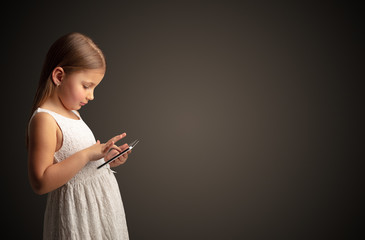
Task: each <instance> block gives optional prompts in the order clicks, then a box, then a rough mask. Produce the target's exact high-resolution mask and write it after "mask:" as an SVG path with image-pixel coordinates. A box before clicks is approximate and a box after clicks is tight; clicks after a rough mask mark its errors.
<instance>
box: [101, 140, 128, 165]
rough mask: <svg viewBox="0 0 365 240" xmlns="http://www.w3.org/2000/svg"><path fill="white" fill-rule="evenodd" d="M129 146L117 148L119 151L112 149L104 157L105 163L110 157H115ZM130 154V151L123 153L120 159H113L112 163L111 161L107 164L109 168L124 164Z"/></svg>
mask: <svg viewBox="0 0 365 240" xmlns="http://www.w3.org/2000/svg"><path fill="white" fill-rule="evenodd" d="M128 147H129V146H128V144H124V145H122V146H119V149H118V150H117V149H115V148H114V149H112V150H111V151H110V152H109V153H108V154H107V155H106V156H105V161H108V160H109V159H111V158H112V157H114V156H115V155H117V154H118V153H120V152H122V151H124V150H125V149H127V148H128ZM131 152H132V150H130V151H128V152H126V153H124V154H123V155H121V156H120V157H118V158H117V159H115V160H114V161H112V162H111V163H109V165H110V167H118V166H119V165H122V164H124V163H125V162H126V161H127V159H128V155H129V154H130V153H131Z"/></svg>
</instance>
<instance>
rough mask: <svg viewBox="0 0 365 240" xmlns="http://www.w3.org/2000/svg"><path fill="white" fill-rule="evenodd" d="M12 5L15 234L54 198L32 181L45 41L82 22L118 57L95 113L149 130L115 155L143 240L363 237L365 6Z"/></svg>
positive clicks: (9, 115)
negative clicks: (30, 161) (29, 144)
mask: <svg viewBox="0 0 365 240" xmlns="http://www.w3.org/2000/svg"><path fill="white" fill-rule="evenodd" d="M29 2H30V1H29ZM2 9H3V11H4V14H5V15H3V16H2V25H3V28H2V35H1V39H2V54H1V55H2V59H1V61H2V64H1V67H2V80H1V90H2V94H1V103H2V112H3V114H2V123H3V124H2V125H1V128H2V146H1V147H2V153H3V157H2V160H3V164H2V168H1V169H2V174H1V177H2V184H3V186H2V191H1V196H2V200H1V201H2V203H3V204H2V208H3V211H2V218H3V221H2V222H3V223H4V222H5V224H2V225H3V227H4V228H5V230H6V232H7V233H10V234H11V235H13V236H14V238H16V237H18V236H27V237H26V238H23V239H40V238H41V235H42V224H43V212H44V208H45V203H46V196H38V195H36V194H34V193H33V192H32V190H31V188H30V185H29V182H28V176H27V153H26V149H25V147H24V134H25V127H26V125H27V121H28V116H29V110H30V107H31V102H32V100H33V96H34V93H35V90H36V86H37V83H38V78H39V75H40V71H41V67H42V64H43V60H44V57H45V55H46V52H47V51H48V48H49V47H50V45H51V44H52V43H53V42H54V41H55V40H56V39H57V38H58V37H60V36H61V35H64V34H66V33H68V32H73V31H78V32H81V33H84V34H86V35H89V36H90V37H91V38H92V39H93V40H94V41H95V42H96V43H97V44H98V45H99V46H100V47H101V49H102V50H103V51H104V52H105V55H106V58H107V63H108V69H107V74H106V76H105V78H104V80H103V81H102V84H101V85H99V87H98V88H97V89H96V92H95V100H94V101H93V102H91V103H90V104H88V105H87V106H86V107H85V108H84V109H82V110H81V111H80V112H81V114H82V116H83V119H84V121H85V122H86V123H87V124H88V125H89V126H90V128H91V129H92V130H93V132H94V134H95V136H96V138H97V139H100V140H101V141H104V142H105V141H107V140H108V139H109V138H111V137H113V136H114V135H116V134H119V133H122V132H127V134H128V137H127V138H126V139H125V141H127V142H130V141H133V140H134V139H136V138H139V139H141V142H140V143H139V145H138V147H137V148H136V149H135V150H134V151H133V154H132V155H131V156H130V158H129V160H128V162H127V163H126V164H125V165H123V166H120V167H118V168H117V169H115V170H116V171H117V172H118V173H117V174H116V177H117V179H118V182H119V186H120V190H121V193H122V197H123V201H124V206H125V209H126V215H127V222H128V227H129V232H130V238H131V239H133V240H142V239H156V240H157V239H159V240H162V239H166V240H168V239H177V240H178V239H210V240H214V239H359V238H358V237H359V236H360V235H362V236H364V229H363V227H364V224H363V223H364V222H363V221H364V217H365V215H364V207H363V206H364V200H365V199H364V197H363V196H362V194H363V193H364V184H363V183H364V181H363V176H362V174H363V171H364V165H363V161H364V154H363V147H364V146H363V142H360V140H363V139H364V137H363V136H364V135H363V134H364V131H363V130H364V127H363V123H364V118H363V114H364V111H363V88H360V81H361V80H362V81H363V80H364V79H363V78H364V77H363V73H364V70H363V69H364V51H363V50H364V25H363V22H364V21H363V20H364V17H363V16H364V8H360V5H359V6H356V5H353V4H350V3H346V4H345V3H342V2H338V1H324V2H322V1H314V2H308V1H287V2H280V3H279V2H277V1H272V2H262V1H164V2H156V1H145V2H140V1H116V2H114V3H112V2H107V1H98V3H97V4H96V3H93V2H91V1H87V2H85V3H80V2H78V1H58V2H54V3H51V2H50V1H43V2H38V3H32V4H31V3H27V4H26V5H22V4H20V3H13V4H12V5H6V6H4V7H3V8H2ZM3 233H4V231H3Z"/></svg>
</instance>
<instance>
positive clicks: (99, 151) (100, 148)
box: [87, 133, 127, 161]
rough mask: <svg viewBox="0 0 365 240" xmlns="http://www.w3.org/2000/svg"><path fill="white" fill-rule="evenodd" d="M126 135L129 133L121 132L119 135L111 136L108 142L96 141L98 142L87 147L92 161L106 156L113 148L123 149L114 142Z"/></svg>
mask: <svg viewBox="0 0 365 240" xmlns="http://www.w3.org/2000/svg"><path fill="white" fill-rule="evenodd" d="M126 135H127V134H126V133H123V134H120V135H118V136H115V137H113V138H111V139H110V140H109V141H107V142H106V143H100V141H99V140H98V141H96V143H95V144H94V145H92V146H91V147H89V148H87V151H88V154H89V159H90V161H96V160H99V159H101V158H103V157H105V156H106V155H107V154H108V153H109V152H112V151H110V150H111V149H117V150H118V151H122V150H121V149H120V148H119V147H117V146H116V145H114V143H116V142H118V141H119V140H120V139H122V138H124V137H125V136H126Z"/></svg>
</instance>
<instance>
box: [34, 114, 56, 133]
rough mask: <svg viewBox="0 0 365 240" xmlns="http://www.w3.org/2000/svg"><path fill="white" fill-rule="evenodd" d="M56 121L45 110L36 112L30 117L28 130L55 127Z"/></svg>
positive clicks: (42, 129)
mask: <svg viewBox="0 0 365 240" xmlns="http://www.w3.org/2000/svg"><path fill="white" fill-rule="evenodd" d="M56 128H57V122H56V120H55V119H54V118H53V116H52V115H51V114H49V113H47V112H37V113H35V114H34V116H33V117H32V118H31V119H30V122H29V130H30V132H34V131H37V130H38V131H44V130H46V129H48V130H51V129H56Z"/></svg>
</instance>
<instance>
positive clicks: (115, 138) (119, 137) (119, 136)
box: [108, 133, 127, 143]
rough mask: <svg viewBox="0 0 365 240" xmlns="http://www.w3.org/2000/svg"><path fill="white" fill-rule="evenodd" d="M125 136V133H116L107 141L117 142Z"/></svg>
mask: <svg viewBox="0 0 365 240" xmlns="http://www.w3.org/2000/svg"><path fill="white" fill-rule="evenodd" d="M125 136H127V134H126V133H122V134H120V135H117V136H115V137H113V138H111V139H110V140H109V141H108V142H110V141H112V142H114V143H116V142H118V141H119V140H120V139H122V138H124V137H125Z"/></svg>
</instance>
